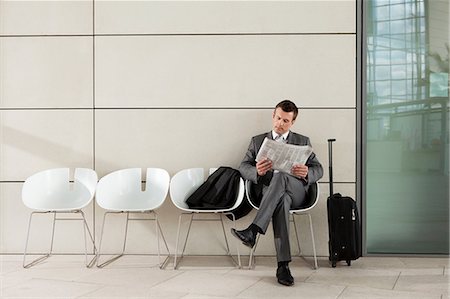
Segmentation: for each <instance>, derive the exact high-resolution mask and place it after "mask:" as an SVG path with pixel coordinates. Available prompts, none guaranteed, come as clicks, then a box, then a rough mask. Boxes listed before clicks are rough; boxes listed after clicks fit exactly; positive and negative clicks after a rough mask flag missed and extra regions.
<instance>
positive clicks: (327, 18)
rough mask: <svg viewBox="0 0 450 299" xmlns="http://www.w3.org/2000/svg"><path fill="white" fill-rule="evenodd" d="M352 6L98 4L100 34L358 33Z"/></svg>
mask: <svg viewBox="0 0 450 299" xmlns="http://www.w3.org/2000/svg"><path fill="white" fill-rule="evenodd" d="M355 7H356V2H355V1H354V0H351V1H348V0H346V1H96V2H95V21H96V24H95V29H96V33H310V32H313V33H317V32H320V33H324V32H345V33H349V32H350V33H355V21H356V20H355V15H356V14H355Z"/></svg>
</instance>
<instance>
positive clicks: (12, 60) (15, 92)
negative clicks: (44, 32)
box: [0, 37, 93, 108]
mask: <svg viewBox="0 0 450 299" xmlns="http://www.w3.org/2000/svg"><path fill="white" fill-rule="evenodd" d="M92 63H93V58H92V37H45V38H37V37H31V38H27V37H20V38H17V37H3V38H0V66H1V68H0V78H1V79H0V107H3V108H15V107H18V108H20V107H27V108H34V107H39V108H41V107H44V108H47V107H49V108H55V107H58V108H59V107H77V108H78V107H92V106H93V102H92V88H93V71H92V69H93V66H92Z"/></svg>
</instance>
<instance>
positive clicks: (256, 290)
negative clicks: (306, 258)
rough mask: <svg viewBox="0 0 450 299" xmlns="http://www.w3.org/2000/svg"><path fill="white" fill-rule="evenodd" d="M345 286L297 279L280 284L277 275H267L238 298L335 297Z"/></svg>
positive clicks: (333, 298) (324, 298)
mask: <svg viewBox="0 0 450 299" xmlns="http://www.w3.org/2000/svg"><path fill="white" fill-rule="evenodd" d="M344 288H345V286H337V285H332V284H318V283H305V282H299V281H297V280H296V282H295V284H294V285H293V286H291V287H287V286H283V285H280V284H279V283H278V282H277V280H276V278H275V277H265V278H262V279H261V280H260V281H258V282H257V283H255V284H254V285H252V286H251V287H250V288H248V289H246V290H245V291H243V292H241V293H240V294H239V295H238V296H237V298H274V299H275V298H277V299H278V298H280V299H281V298H305V299H306V298H308V299H310V298H323V299H326V298H330V299H335V298H337V297H338V295H339V294H340V293H341V292H342V290H343V289H344Z"/></svg>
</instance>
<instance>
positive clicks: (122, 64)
mask: <svg viewBox="0 0 450 299" xmlns="http://www.w3.org/2000/svg"><path fill="white" fill-rule="evenodd" d="M95 41H96V47H95V49H96V60H95V68H96V81H95V82H96V105H97V107H272V106H273V101H274V99H284V98H290V99H301V101H302V106H304V107H355V105H356V102H355V91H354V89H355V78H356V76H355V36H354V35H306V36H305V35H303V36H277V35H275V36H119V37H117V36H116V37H111V36H103V37H97V38H96V40H95ZM330 48H332V50H330Z"/></svg>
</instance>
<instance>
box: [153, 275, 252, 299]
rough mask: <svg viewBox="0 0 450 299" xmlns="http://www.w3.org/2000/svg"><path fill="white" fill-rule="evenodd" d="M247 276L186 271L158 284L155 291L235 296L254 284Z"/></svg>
mask: <svg viewBox="0 0 450 299" xmlns="http://www.w3.org/2000/svg"><path fill="white" fill-rule="evenodd" d="M254 282H255V281H254V279H251V278H248V277H243V276H241V277H231V276H225V275H223V274H217V273H207V272H198V271H195V272H194V271H186V272H184V273H182V274H180V275H178V276H176V277H173V278H172V279H170V280H167V281H165V282H163V283H160V284H158V285H157V286H155V287H154V288H153V289H154V290H156V291H158V290H159V291H161V290H164V289H166V290H168V289H170V290H172V291H177V292H187V293H191V294H199V295H210V296H235V295H237V294H239V293H240V292H242V291H243V290H245V289H246V288H248V287H250V286H251V285H252V284H254Z"/></svg>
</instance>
